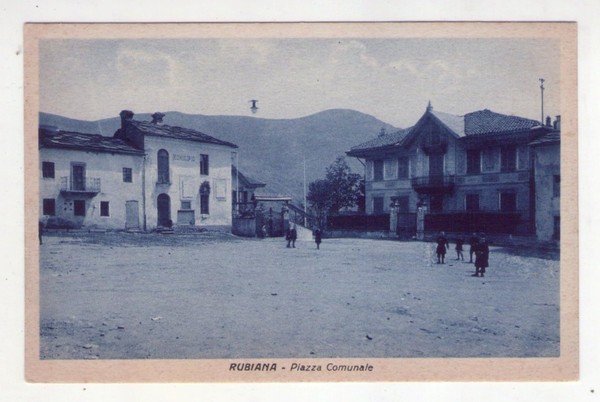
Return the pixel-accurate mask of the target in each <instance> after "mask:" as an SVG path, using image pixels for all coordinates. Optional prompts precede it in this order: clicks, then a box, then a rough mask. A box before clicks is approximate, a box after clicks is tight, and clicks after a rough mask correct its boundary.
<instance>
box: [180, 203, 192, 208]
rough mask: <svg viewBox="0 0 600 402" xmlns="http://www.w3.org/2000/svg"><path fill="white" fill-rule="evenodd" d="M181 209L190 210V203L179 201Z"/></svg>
mask: <svg viewBox="0 0 600 402" xmlns="http://www.w3.org/2000/svg"><path fill="white" fill-rule="evenodd" d="M181 209H192V202H191V201H181Z"/></svg>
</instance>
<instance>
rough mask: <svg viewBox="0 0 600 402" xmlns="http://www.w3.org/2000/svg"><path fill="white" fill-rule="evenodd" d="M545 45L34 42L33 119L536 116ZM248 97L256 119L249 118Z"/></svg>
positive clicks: (553, 46)
mask: <svg viewBox="0 0 600 402" xmlns="http://www.w3.org/2000/svg"><path fill="white" fill-rule="evenodd" d="M558 45H559V44H558V41H556V40H551V39H531V38H529V39H525V38H517V39H514V38H513V39H510V38H490V39H482V38H476V39H444V38H432V39H424V38H400V39H398V38H392V39H385V38H381V39H377V38H375V39H374V38H340V39H337V38H331V39H326V38H321V39H303V38H300V39H295V38H283V39H270V38H269V39H263V38H259V39H152V40H150V39H114V40H112V39H110V40H109V39H91V40H90V39H44V40H42V41H41V42H40V111H42V112H47V113H54V114H59V115H62V116H66V117H70V118H76V119H82V120H97V119H102V118H109V117H116V116H118V114H119V112H120V111H121V110H123V109H128V110H132V111H134V112H137V113H142V112H144V113H152V112H156V111H161V112H167V111H179V112H183V113H191V114H205V115H242V116H255V117H263V118H272V119H279V118H297V117H303V116H307V115H310V114H313V113H317V112H320V111H323V110H327V109H336V108H346V109H354V110H357V111H360V112H363V113H367V114H370V115H372V116H374V117H376V118H378V119H380V120H382V121H384V122H386V123H389V124H392V125H394V126H396V127H400V128H404V127H409V126H411V125H413V124H414V123H415V122H416V121H417V120H418V119H419V117H420V116H421V115H422V114H423V113H424V111H425V108H426V106H427V104H428V102H430V101H431V104H432V106H433V107H434V109H435V110H438V111H443V112H447V113H452V114H458V115H462V114H465V113H469V112H472V111H476V110H482V109H490V110H493V111H495V112H498V113H504V114H511V115H518V116H523V117H527V118H532V119H535V120H540V117H541V93H540V92H541V90H540V81H539V78H544V79H545V84H544V86H545V91H544V114H545V115H550V116H552V118H554V116H555V115H558V114H560V106H559V96H560V94H559V82H560V70H559V57H560V54H559V48H558ZM251 99H258V101H259V102H258V107H259V110H258V112H257V113H256V114H254V115H253V114H252V113H251V111H250V108H249V107H250V103H249V102H248V101H249V100H251Z"/></svg>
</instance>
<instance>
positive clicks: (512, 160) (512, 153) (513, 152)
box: [500, 146, 517, 172]
mask: <svg viewBox="0 0 600 402" xmlns="http://www.w3.org/2000/svg"><path fill="white" fill-rule="evenodd" d="M500 163H501V167H500V169H501V170H502V171H503V172H514V171H515V170H517V147H515V146H510V147H502V148H501V149H500Z"/></svg>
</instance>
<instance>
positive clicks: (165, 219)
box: [156, 193, 173, 227]
mask: <svg viewBox="0 0 600 402" xmlns="http://www.w3.org/2000/svg"><path fill="white" fill-rule="evenodd" d="M156 209H157V211H158V226H164V227H170V226H172V224H173V222H172V221H171V198H170V197H169V196H168V195H167V194H164V193H163V194H159V195H158V198H157V200H156Z"/></svg>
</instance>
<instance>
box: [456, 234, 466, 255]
mask: <svg viewBox="0 0 600 402" xmlns="http://www.w3.org/2000/svg"><path fill="white" fill-rule="evenodd" d="M464 243H465V239H463V238H462V237H461V238H459V239H457V240H456V261H458V260H462V261H464V260H465V259H464V257H463V244H464Z"/></svg>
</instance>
